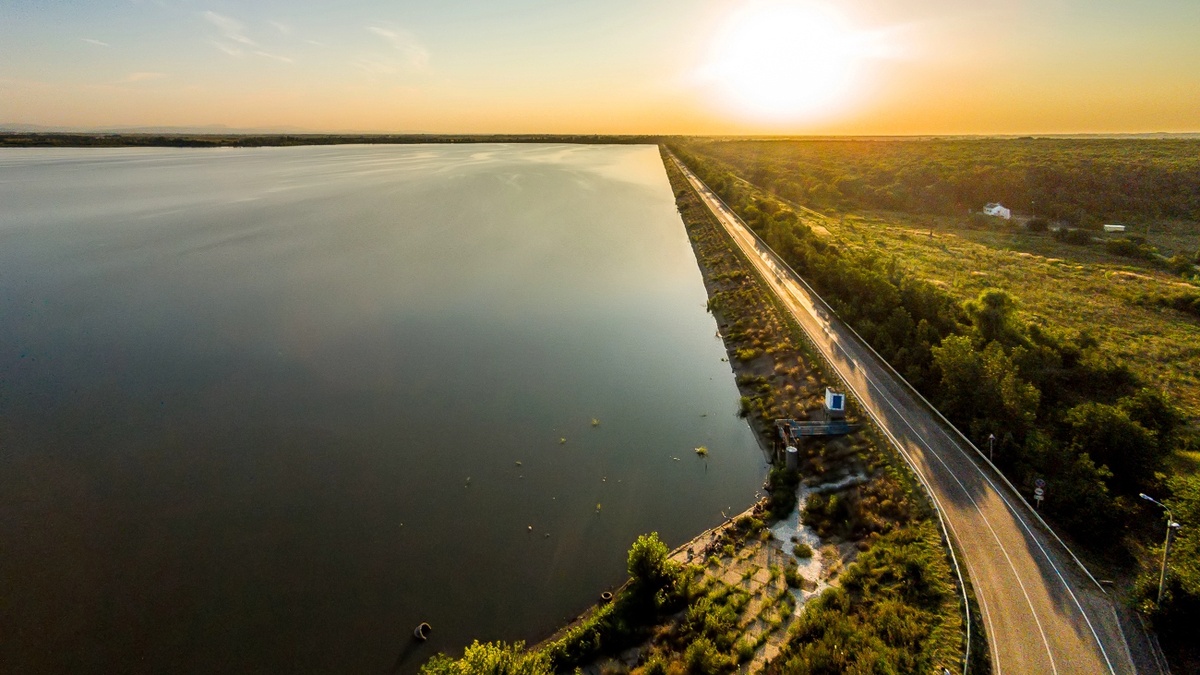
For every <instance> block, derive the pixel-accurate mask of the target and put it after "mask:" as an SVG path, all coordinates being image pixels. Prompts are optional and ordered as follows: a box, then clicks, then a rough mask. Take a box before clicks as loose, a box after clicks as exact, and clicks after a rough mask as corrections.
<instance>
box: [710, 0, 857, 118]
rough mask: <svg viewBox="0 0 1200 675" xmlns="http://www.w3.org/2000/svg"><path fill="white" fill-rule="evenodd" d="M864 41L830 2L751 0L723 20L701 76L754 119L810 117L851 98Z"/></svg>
mask: <svg viewBox="0 0 1200 675" xmlns="http://www.w3.org/2000/svg"><path fill="white" fill-rule="evenodd" d="M862 42H863V40H862V37H861V35H860V33H859V32H858V31H856V30H854V28H853V27H852V26H850V25H849V24H848V23H847V22H846V21H845V20H844V19H843V18H842V17H841V16H840V15H838V14H837V13H836V12H834V11H833V10H831V9H830V8H828V7H823V6H820V5H815V4H807V3H804V4H802V3H796V2H757V3H752V4H750V5H748V6H746V7H745V8H743V9H742V10H741V11H739V12H736V13H735V14H733V15H732V16H731V17H729V19H728V21H726V22H725V23H724V24H723V26H722V28H721V30H720V31H719V32H718V34H717V35H716V38H715V40H714V41H713V44H712V47H711V53H710V59H709V62H708V64H707V66H706V67H705V68H704V69H703V70H702V78H703V79H704V80H707V81H708V82H709V83H711V84H712V85H715V88H716V91H717V95H718V97H719V98H720V99H721V102H722V104H723V105H726V106H729V107H732V108H735V109H738V110H741V111H743V112H746V113H750V114H752V115H753V116H756V117H763V118H775V119H784V118H800V117H810V116H814V115H817V114H820V113H822V112H828V111H831V109H832V108H834V107H836V106H837V105H839V104H841V103H842V102H844V99H845V98H846V96H847V94H848V93H849V92H850V91H851V89H852V85H853V80H854V77H855V73H856V70H857V66H858V61H859V59H860V58H861V56H862V55H863V54H862V52H863V44H862Z"/></svg>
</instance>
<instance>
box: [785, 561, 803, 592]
mask: <svg viewBox="0 0 1200 675" xmlns="http://www.w3.org/2000/svg"><path fill="white" fill-rule="evenodd" d="M783 580H784V581H786V582H787V585H788V588H800V587H801V586H802V585H803V584H804V577H802V576H800V570H798V569H796V567H795V565H788V566H787V567H785V568H783Z"/></svg>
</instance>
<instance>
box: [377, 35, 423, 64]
mask: <svg viewBox="0 0 1200 675" xmlns="http://www.w3.org/2000/svg"><path fill="white" fill-rule="evenodd" d="M367 30H368V31H370V32H371V33H373V34H375V35H377V36H379V37H380V38H383V39H384V40H385V41H386V42H387V43H388V44H390V45H391V46H392V48H393V49H395V50H396V51H398V52H400V56H401V63H400V65H402V66H405V67H407V68H408V69H419V68H424V67H425V66H427V65H429V50H427V49H425V46H424V45H422V44H421V43H420V42H418V41H417V39H416V37H414V36H413V35H412V33H409V32H408V31H405V30H395V29H391V28H384V27H382V26H367Z"/></svg>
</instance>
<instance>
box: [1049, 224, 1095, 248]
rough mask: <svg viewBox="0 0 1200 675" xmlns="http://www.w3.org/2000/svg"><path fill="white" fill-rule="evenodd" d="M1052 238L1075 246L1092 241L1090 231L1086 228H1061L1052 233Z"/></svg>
mask: <svg viewBox="0 0 1200 675" xmlns="http://www.w3.org/2000/svg"><path fill="white" fill-rule="evenodd" d="M1054 238H1055V239H1057V240H1058V241H1061V242H1063V243H1064V244H1074V245H1076V246H1086V245H1088V244H1090V243H1092V233H1091V232H1088V231H1087V230H1073V229H1067V228H1063V229H1061V230H1058V231H1056V232H1055V233H1054Z"/></svg>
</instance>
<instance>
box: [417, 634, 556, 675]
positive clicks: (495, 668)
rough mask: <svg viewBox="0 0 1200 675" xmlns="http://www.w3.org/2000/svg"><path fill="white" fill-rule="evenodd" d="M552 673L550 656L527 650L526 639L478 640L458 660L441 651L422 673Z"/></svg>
mask: <svg viewBox="0 0 1200 675" xmlns="http://www.w3.org/2000/svg"><path fill="white" fill-rule="evenodd" d="M552 672H554V671H553V670H551V667H550V658H549V657H548V656H546V655H545V654H543V653H541V652H526V651H525V643H523V642H518V643H516V644H513V645H508V644H505V643H503V642H488V643H483V644H481V643H480V642H479V641H478V640H476V641H475V642H473V643H472V644H471V646H470V647H467V648H466V649H465V650H463V656H462V658H461V659H459V660H457V661H455V660H454V659H451V658H450V657H448V656H446V655H445V654H438V655H437V656H434V657H433V658H431V659H429V662H428V663H426V664H425V665H423V666H421V675H477V674H478V673H488V675H550V674H551V673H552Z"/></svg>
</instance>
